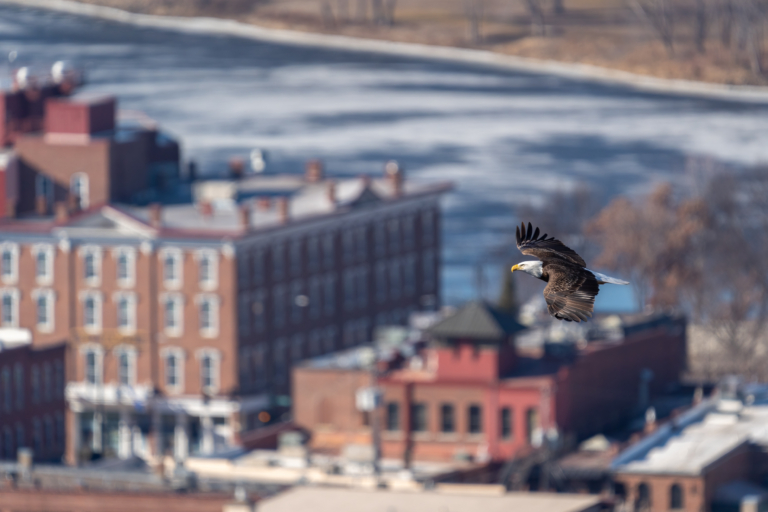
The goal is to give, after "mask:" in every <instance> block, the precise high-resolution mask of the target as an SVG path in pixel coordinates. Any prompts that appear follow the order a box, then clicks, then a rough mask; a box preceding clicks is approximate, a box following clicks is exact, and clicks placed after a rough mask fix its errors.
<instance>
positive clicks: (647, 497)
mask: <svg viewBox="0 0 768 512" xmlns="http://www.w3.org/2000/svg"><path fill="white" fill-rule="evenodd" d="M651 504H652V502H651V488H650V487H649V486H648V484H646V483H645V482H643V483H641V484H639V485H638V486H637V500H636V501H635V510H637V511H645V510H650V509H651Z"/></svg>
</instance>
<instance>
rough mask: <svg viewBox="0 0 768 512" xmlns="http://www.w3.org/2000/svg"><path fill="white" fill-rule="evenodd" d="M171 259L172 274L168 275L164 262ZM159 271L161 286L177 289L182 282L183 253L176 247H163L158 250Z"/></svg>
mask: <svg viewBox="0 0 768 512" xmlns="http://www.w3.org/2000/svg"><path fill="white" fill-rule="evenodd" d="M169 260H172V261H173V269H174V270H173V272H174V275H173V276H170V277H169V276H168V272H167V267H166V263H167V262H168V261H169ZM160 272H161V274H162V276H163V286H164V287H165V288H166V289H169V290H178V289H180V288H181V286H182V285H183V284H184V253H183V252H182V250H181V249H180V248H178V247H163V248H162V249H161V250H160Z"/></svg>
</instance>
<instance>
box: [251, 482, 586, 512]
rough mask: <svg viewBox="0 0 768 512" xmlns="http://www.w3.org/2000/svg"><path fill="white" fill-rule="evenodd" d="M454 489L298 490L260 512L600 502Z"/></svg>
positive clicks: (549, 508) (568, 509) (559, 511)
mask: <svg viewBox="0 0 768 512" xmlns="http://www.w3.org/2000/svg"><path fill="white" fill-rule="evenodd" d="M459 487H461V486H451V491H440V490H435V491H421V492H397V491H385V490H375V491H374V490H370V491H368V490H358V489H335V488H327V487H295V488H293V489H291V490H289V491H287V492H285V493H282V494H279V495H277V496H273V497H271V498H267V499H264V500H262V501H260V502H259V506H258V508H259V511H260V512H296V511H299V510H312V511H313V512H337V511H339V510H343V511H344V512H392V511H397V512H425V511H428V510H435V511H454V512H455V511H482V512H510V511H512V510H515V511H521V512H582V511H589V510H597V507H598V505H599V504H600V498H599V497H598V496H592V495H582V494H552V493H523V492H510V493H504V494H495V493H482V492H478V489H479V488H480V487H481V486H474V485H468V486H467V488H466V491H464V492H462V491H461V490H459V489H457V488H459Z"/></svg>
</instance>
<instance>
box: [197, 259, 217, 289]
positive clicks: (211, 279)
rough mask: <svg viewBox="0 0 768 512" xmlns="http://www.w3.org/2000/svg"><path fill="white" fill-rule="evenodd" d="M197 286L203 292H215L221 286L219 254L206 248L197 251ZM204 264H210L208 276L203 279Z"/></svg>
mask: <svg viewBox="0 0 768 512" xmlns="http://www.w3.org/2000/svg"><path fill="white" fill-rule="evenodd" d="M195 262H196V263H197V285H198V287H199V288H200V289H201V290H209V291H210V290H215V289H216V288H218V286H219V252H218V251H217V250H216V249H211V248H206V249H198V250H197V251H195ZM203 262H208V276H207V278H206V279H203V277H204V276H203V272H202V270H203Z"/></svg>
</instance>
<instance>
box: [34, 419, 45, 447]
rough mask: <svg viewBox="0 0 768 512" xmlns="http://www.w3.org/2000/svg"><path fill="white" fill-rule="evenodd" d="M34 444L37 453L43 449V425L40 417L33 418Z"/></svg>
mask: <svg viewBox="0 0 768 512" xmlns="http://www.w3.org/2000/svg"><path fill="white" fill-rule="evenodd" d="M32 446H33V449H34V450H35V453H40V452H42V451H43V426H42V425H41V424H40V420H39V419H38V418H34V419H33V420H32Z"/></svg>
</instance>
